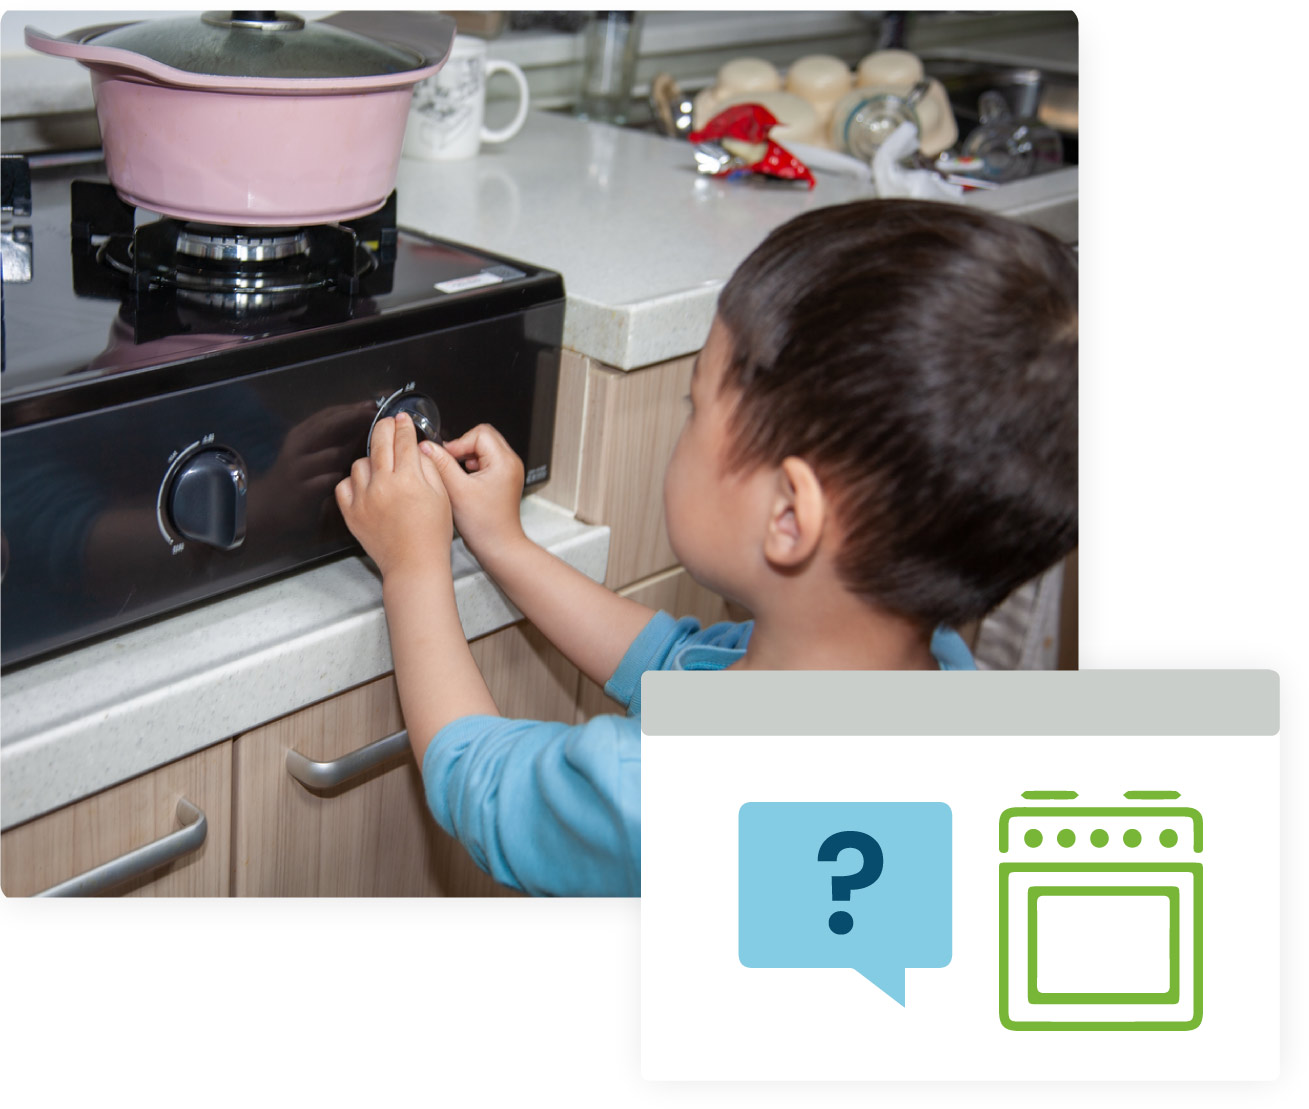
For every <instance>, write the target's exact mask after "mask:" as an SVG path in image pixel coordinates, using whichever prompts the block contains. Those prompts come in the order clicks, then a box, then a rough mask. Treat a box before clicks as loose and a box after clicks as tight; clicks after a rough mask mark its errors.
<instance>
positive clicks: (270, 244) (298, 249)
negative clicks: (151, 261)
mask: <svg viewBox="0 0 1309 1109" xmlns="http://www.w3.org/2000/svg"><path fill="white" fill-rule="evenodd" d="M175 249H176V251H177V253H178V254H184V255H186V256H187V257H188V258H202V259H204V260H205V261H209V262H272V261H277V260H278V259H282V258H294V257H295V256H296V255H299V254H307V253H308V252H309V233H308V232H307V231H305V230H304V229H303V228H288V229H287V230H285V231H269V232H264V231H261V232H258V233H255V234H245V233H244V232H239V231H233V230H231V229H230V228H224V227H210V226H206V225H203V224H184V225H182V227H180V228H179V229H178V232H177V242H176V247H175Z"/></svg>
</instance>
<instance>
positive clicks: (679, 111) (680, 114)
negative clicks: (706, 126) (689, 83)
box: [650, 73, 692, 139]
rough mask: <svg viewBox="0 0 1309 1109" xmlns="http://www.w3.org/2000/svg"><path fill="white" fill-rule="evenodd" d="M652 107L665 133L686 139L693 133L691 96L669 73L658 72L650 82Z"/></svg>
mask: <svg viewBox="0 0 1309 1109" xmlns="http://www.w3.org/2000/svg"><path fill="white" fill-rule="evenodd" d="M650 107H651V108H653V109H654V114H655V118H656V119H657V120H658V121H659V126H660V128H661V129H662V130H663V132H664V134H665V135H668V136H670V137H671V138H674V139H684V138H686V136H687V135H689V134H690V133H691V115H692V102H691V98H690V97H689V96H687V95H686V93H684V92H683V91H682V90H681V89H680V88H679V87H678V85H677V82H676V81H675V80H673V78H672V76H671V75H670V74H667V73H656V74H655V76H654V80H652V81H651V82H650Z"/></svg>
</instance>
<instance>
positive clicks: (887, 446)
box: [718, 200, 1077, 624]
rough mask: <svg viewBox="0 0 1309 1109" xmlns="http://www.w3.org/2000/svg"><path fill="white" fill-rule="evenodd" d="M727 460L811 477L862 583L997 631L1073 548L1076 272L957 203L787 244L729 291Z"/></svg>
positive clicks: (873, 218)
mask: <svg viewBox="0 0 1309 1109" xmlns="http://www.w3.org/2000/svg"><path fill="white" fill-rule="evenodd" d="M718 314H719V316H720V318H721V319H722V322H723V323H724V324H725V325H726V326H727V329H728V331H729V332H730V335H731V340H732V345H733V358H732V361H731V363H730V365H729V367H728V369H727V372H726V373H725V374H724V377H723V379H722V381H723V388H724V389H735V390H739V397H738V399H737V401H736V405H735V407H734V409H733V415H732V432H733V437H734V441H735V442H734V451H733V454H732V456H731V464H732V465H733V466H734V467H741V466H746V465H751V464H773V465H776V464H778V463H780V462H781V461H782V460H783V459H784V458H786V457H788V456H792V455H794V456H797V457H800V458H803V459H804V460H805V461H807V462H808V463H809V464H810V465H811V466H812V467H813V468H814V471H815V473H816V474H817V475H818V478H819V481H820V482H822V484H823V488H824V490H825V491H826V492H827V493H828V494H829V495H830V496H831V497H832V498H833V501H834V503H835V505H836V510H837V518H838V521H839V523H840V525H841V527H842V528H843V530H844V535H845V542H844V546H843V549H842V551H841V553H840V556H839V560H838V568H839V572H840V574H841V576H842V580H843V581H844V583H845V585H846V587H847V588H848V589H850V590H851V591H852V592H853V593H855V594H857V595H858V596H860V597H863V598H865V599H866V600H868V601H870V602H872V603H875V604H877V605H878V606H880V607H882V608H885V609H888V610H890V611H893V612H897V613H899V614H902V615H905V616H908V617H912V618H915V619H918V620H921V621H923V622H924V623H930V624H935V623H940V622H946V623H957V622H961V621H964V620H969V619H972V618H974V617H978V616H981V615H982V614H983V613H985V612H987V611H988V610H989V609H991V608H993V607H994V606H995V605H997V604H999V602H1000V601H1002V600H1003V599H1004V598H1005V597H1006V596H1007V595H1008V594H1009V593H1010V592H1011V591H1012V590H1014V589H1015V588H1017V587H1018V586H1019V585H1021V584H1022V583H1023V582H1024V581H1026V580H1028V579H1029V578H1031V577H1033V576H1034V575H1036V574H1037V573H1039V572H1040V571H1042V570H1044V569H1045V568H1046V567H1048V566H1050V565H1051V564H1053V563H1054V562H1056V561H1057V560H1058V559H1059V558H1061V557H1062V556H1063V555H1065V554H1067V553H1068V552H1069V551H1071V550H1072V549H1073V548H1074V547H1075V546H1076V545H1077V268H1076V263H1075V261H1074V258H1073V255H1072V252H1071V251H1070V250H1069V249H1068V248H1067V247H1065V246H1063V245H1062V244H1061V243H1059V242H1058V241H1057V240H1056V239H1054V238H1052V237H1051V236H1049V235H1047V234H1045V233H1044V232H1042V231H1038V230H1036V229H1035V228H1032V227H1028V226H1025V225H1023V224H1020V223H1016V222H1013V221H1012V220H1009V219H1006V218H1003V217H1000V216H994V215H990V214H988V213H985V212H980V211H976V210H973V209H970V208H965V207H963V206H960V205H954V204H945V203H936V202H928V201H913V200H868V201H859V202H856V203H853V204H843V205H839V206H836V207H827V208H819V209H817V210H815V211H812V212H807V213H806V214H804V215H802V216H798V217H797V218H795V219H793V220H791V221H790V222H788V223H786V224H783V225H782V226H781V227H779V228H777V229H776V230H775V231H773V232H772V234H770V235H769V236H768V238H767V239H765V240H764V242H763V243H762V244H761V245H760V246H759V247H758V248H757V249H756V250H755V251H754V253H752V254H751V255H750V257H749V258H747V259H746V260H745V261H744V262H743V263H742V264H741V267H740V268H739V269H738V270H737V271H736V273H735V274H733V275H732V278H731V280H730V281H729V282H728V283H727V286H726V288H724V289H723V293H722V296H721V298H720V300H719V303H718Z"/></svg>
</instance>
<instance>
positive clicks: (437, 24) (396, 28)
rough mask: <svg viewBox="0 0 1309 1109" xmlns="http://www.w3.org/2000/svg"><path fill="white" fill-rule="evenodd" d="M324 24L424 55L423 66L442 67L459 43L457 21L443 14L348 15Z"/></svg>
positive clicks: (324, 20)
mask: <svg viewBox="0 0 1309 1109" xmlns="http://www.w3.org/2000/svg"><path fill="white" fill-rule="evenodd" d="M319 22H320V23H327V24H329V25H331V26H333V27H340V28H341V30H343V31H353V32H354V33H355V34H356V35H362V36H363V37H364V38H368V39H373V40H374V41H375V42H389V43H393V44H395V45H396V46H402V47H404V48H405V49H407V50H416V51H418V52H419V53H420V54H422V55H423V65H424V66H430V65H442V64H444V63H445V60H446V59H447V58H448V57H449V56H450V48H451V47H452V46H453V45H454V41H455V21H454V19H453V18H452V17H451V16H448V15H443V14H442V13H441V12H419V11H413V12H410V11H403V12H395V11H345V12H333V13H332V14H331V15H328V16H324V17H323V18H322V19H321V20H319Z"/></svg>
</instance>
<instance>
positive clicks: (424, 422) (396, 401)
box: [368, 393, 442, 450]
mask: <svg viewBox="0 0 1309 1109" xmlns="http://www.w3.org/2000/svg"><path fill="white" fill-rule="evenodd" d="M401 412H408V413H409V416H410V418H411V419H412V420H413V421H414V430H415V431H417V432H418V441H419V442H420V443H421V442H422V441H423V440H424V439H430V440H431V441H432V442H433V443H438V444H439V443H441V442H442V440H441V413H440V411H438V409H437V407H436V401H434V400H433V399H432V398H431V397H428V396H424V395H423V394H422V393H402V394H401V395H400V396H397V397H390V398H389V399H388V400H387V402H386V403H385V404H384V405H382V408H381V411H379V412H378V413H377V420H380V419H382V418H383V417H384V416H390V417H391V418H392V419H394V418H395V416H396V415H398V414H399V413H401ZM377 420H374V421H373V427H376V426H377ZM368 446H369V449H370V450H371V449H372V446H373V431H372V428H369V429H368Z"/></svg>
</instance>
